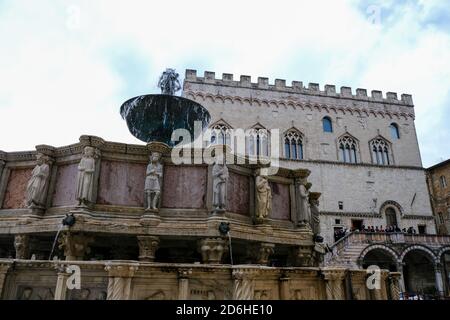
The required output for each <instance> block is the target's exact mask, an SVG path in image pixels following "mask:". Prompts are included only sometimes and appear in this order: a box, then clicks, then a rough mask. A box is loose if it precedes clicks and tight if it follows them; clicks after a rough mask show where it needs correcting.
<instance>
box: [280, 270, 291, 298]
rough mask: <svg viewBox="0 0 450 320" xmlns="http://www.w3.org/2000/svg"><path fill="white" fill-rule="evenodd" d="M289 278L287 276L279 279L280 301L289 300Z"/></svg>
mask: <svg viewBox="0 0 450 320" xmlns="http://www.w3.org/2000/svg"><path fill="white" fill-rule="evenodd" d="M290 280H291V279H290V278H289V277H288V276H287V275H282V276H281V277H280V279H279V284H280V300H291V295H290Z"/></svg>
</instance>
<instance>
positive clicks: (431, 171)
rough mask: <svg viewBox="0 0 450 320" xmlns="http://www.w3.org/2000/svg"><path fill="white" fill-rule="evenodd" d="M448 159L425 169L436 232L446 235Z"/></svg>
mask: <svg viewBox="0 0 450 320" xmlns="http://www.w3.org/2000/svg"><path fill="white" fill-rule="evenodd" d="M447 181H450V159H449V160H446V161H443V162H441V163H438V164H436V165H434V166H432V167H430V168H428V169H427V182H428V189H429V192H430V201H431V207H432V209H433V214H434V217H435V219H436V226H437V232H438V234H443V235H448V232H449V230H450V186H449V185H448V182H447Z"/></svg>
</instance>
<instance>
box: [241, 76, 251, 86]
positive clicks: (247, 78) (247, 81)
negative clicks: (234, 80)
mask: <svg viewBox="0 0 450 320" xmlns="http://www.w3.org/2000/svg"><path fill="white" fill-rule="evenodd" d="M240 84H241V86H243V87H251V86H252V77H250V76H241V81H240Z"/></svg>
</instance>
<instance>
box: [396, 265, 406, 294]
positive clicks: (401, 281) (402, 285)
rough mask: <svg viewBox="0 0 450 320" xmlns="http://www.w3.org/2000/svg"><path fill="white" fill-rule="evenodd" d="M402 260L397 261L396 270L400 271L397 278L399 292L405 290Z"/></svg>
mask: <svg viewBox="0 0 450 320" xmlns="http://www.w3.org/2000/svg"><path fill="white" fill-rule="evenodd" d="M403 265H404V264H403V262H401V261H399V262H397V272H399V273H400V279H399V285H400V292H406V285H405V277H404V275H403Z"/></svg>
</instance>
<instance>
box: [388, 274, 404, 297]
mask: <svg viewBox="0 0 450 320" xmlns="http://www.w3.org/2000/svg"><path fill="white" fill-rule="evenodd" d="M401 276H402V274H401V273H400V272H390V273H389V289H390V293H391V300H400V293H401V288H400V278H401Z"/></svg>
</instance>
